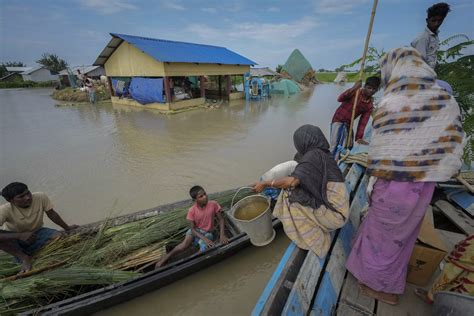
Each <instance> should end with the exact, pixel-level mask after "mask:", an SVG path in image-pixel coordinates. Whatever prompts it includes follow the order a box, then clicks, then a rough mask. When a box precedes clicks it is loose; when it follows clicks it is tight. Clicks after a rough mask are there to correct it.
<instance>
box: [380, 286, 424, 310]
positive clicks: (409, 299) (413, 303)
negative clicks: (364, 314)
mask: <svg viewBox="0 0 474 316" xmlns="http://www.w3.org/2000/svg"><path fill="white" fill-rule="evenodd" d="M416 287H418V286H416V285H413V284H409V283H407V286H406V288H405V293H404V294H403V295H400V298H399V303H398V304H397V305H389V304H386V303H384V302H381V301H378V303H377V312H376V314H377V315H380V316H404V315H406V316H409V315H431V314H432V313H431V309H432V307H431V305H429V304H426V303H424V302H423V301H422V300H421V299H420V298H418V297H417V296H416V295H415V293H414V290H415V288H416Z"/></svg>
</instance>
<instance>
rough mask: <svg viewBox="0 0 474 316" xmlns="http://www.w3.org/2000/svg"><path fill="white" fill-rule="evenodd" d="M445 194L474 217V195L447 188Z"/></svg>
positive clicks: (465, 191) (458, 189)
mask: <svg viewBox="0 0 474 316" xmlns="http://www.w3.org/2000/svg"><path fill="white" fill-rule="evenodd" d="M444 193H445V194H446V196H447V197H448V200H450V201H452V202H454V203H455V204H457V205H458V206H459V207H460V208H461V209H462V210H463V211H464V212H466V213H467V214H469V216H471V217H473V216H474V195H473V194H471V193H469V192H468V191H467V190H466V189H465V188H464V187H462V188H445V189H444Z"/></svg>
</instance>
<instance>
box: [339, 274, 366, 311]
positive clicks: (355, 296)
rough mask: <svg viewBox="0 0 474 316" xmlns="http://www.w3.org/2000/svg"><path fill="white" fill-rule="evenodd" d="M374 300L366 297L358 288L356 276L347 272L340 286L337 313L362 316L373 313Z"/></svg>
mask: <svg viewBox="0 0 474 316" xmlns="http://www.w3.org/2000/svg"><path fill="white" fill-rule="evenodd" d="M374 308H375V300H374V299H373V298H371V297H368V296H366V295H364V294H362V292H361V291H360V289H359V283H358V282H357V280H356V278H354V277H353V276H352V274H350V273H349V272H347V276H346V280H345V282H344V285H343V287H342V293H341V298H340V299H339V302H338V307H337V315H340V316H362V315H365V316H367V315H374Z"/></svg>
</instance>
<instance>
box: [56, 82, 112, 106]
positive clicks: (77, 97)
mask: <svg viewBox="0 0 474 316" xmlns="http://www.w3.org/2000/svg"><path fill="white" fill-rule="evenodd" d="M95 94H96V98H97V101H104V100H109V99H110V93H109V90H108V89H107V88H106V87H105V86H103V85H99V86H96V87H95ZM52 97H53V99H55V100H58V101H66V102H89V97H88V96H87V91H81V90H80V89H73V88H71V87H67V88H64V89H61V90H54V91H53V94H52Z"/></svg>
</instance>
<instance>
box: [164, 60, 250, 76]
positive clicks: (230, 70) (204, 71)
mask: <svg viewBox="0 0 474 316" xmlns="http://www.w3.org/2000/svg"><path fill="white" fill-rule="evenodd" d="M164 65H165V73H166V75H167V76H169V77H173V76H199V75H208V76H214V75H239V74H243V73H245V72H247V71H250V66H239V65H218V64H191V63H164Z"/></svg>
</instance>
